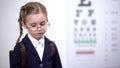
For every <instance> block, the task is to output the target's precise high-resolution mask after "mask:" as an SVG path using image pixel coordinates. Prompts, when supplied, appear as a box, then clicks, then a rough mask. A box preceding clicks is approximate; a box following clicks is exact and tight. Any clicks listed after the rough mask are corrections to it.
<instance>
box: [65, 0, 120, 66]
mask: <svg viewBox="0 0 120 68" xmlns="http://www.w3.org/2000/svg"><path fill="white" fill-rule="evenodd" d="M119 6H120V0H67V45H66V46H67V63H68V64H67V66H68V68H120V7H119Z"/></svg>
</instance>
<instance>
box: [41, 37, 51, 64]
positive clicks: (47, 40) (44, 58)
mask: <svg viewBox="0 0 120 68" xmlns="http://www.w3.org/2000/svg"><path fill="white" fill-rule="evenodd" d="M49 54H51V51H50V40H49V39H47V38H46V37H45V49H44V53H43V60H42V61H43V62H44V61H45V60H46V58H47V57H48V56H50V55H49Z"/></svg>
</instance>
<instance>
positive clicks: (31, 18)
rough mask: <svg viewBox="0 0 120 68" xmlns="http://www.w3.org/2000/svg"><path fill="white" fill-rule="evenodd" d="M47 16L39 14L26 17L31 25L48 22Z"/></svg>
mask: <svg viewBox="0 0 120 68" xmlns="http://www.w3.org/2000/svg"><path fill="white" fill-rule="evenodd" d="M46 20H47V19H46V16H45V14H43V13H39V14H30V15H28V16H27V17H26V22H29V23H32V22H34V23H36V22H41V21H46Z"/></svg>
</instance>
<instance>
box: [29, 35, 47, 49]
mask: <svg viewBox="0 0 120 68" xmlns="http://www.w3.org/2000/svg"><path fill="white" fill-rule="evenodd" d="M28 38H29V39H30V40H31V42H32V44H33V46H34V47H37V45H38V43H39V42H40V43H42V44H43V46H44V39H45V38H44V36H43V37H42V38H41V39H40V40H36V39H35V38H34V37H32V36H31V35H30V34H29V33H28Z"/></svg>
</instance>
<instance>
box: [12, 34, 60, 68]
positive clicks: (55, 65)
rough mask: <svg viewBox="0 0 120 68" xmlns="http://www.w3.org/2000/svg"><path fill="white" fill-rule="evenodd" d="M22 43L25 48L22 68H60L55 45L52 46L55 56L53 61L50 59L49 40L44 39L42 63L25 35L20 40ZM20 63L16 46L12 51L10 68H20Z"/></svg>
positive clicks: (18, 50)
mask: <svg viewBox="0 0 120 68" xmlns="http://www.w3.org/2000/svg"><path fill="white" fill-rule="evenodd" d="M22 42H23V43H24V44H25V47H26V60H25V66H24V68H62V64H61V60H60V57H59V53H58V50H57V47H56V45H54V47H55V54H54V59H52V58H53V57H52V55H51V53H52V51H51V47H50V40H49V39H48V38H46V37H45V48H44V53H43V59H42V61H41V59H40V57H39V55H38V53H37V51H36V50H35V48H34V46H33V44H32V43H31V41H30V39H29V38H28V36H27V35H26V36H25V37H24V38H23V39H22ZM20 61H21V57H20V47H19V45H18V44H17V45H16V46H15V48H14V51H13V56H12V60H11V65H10V68H20Z"/></svg>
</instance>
